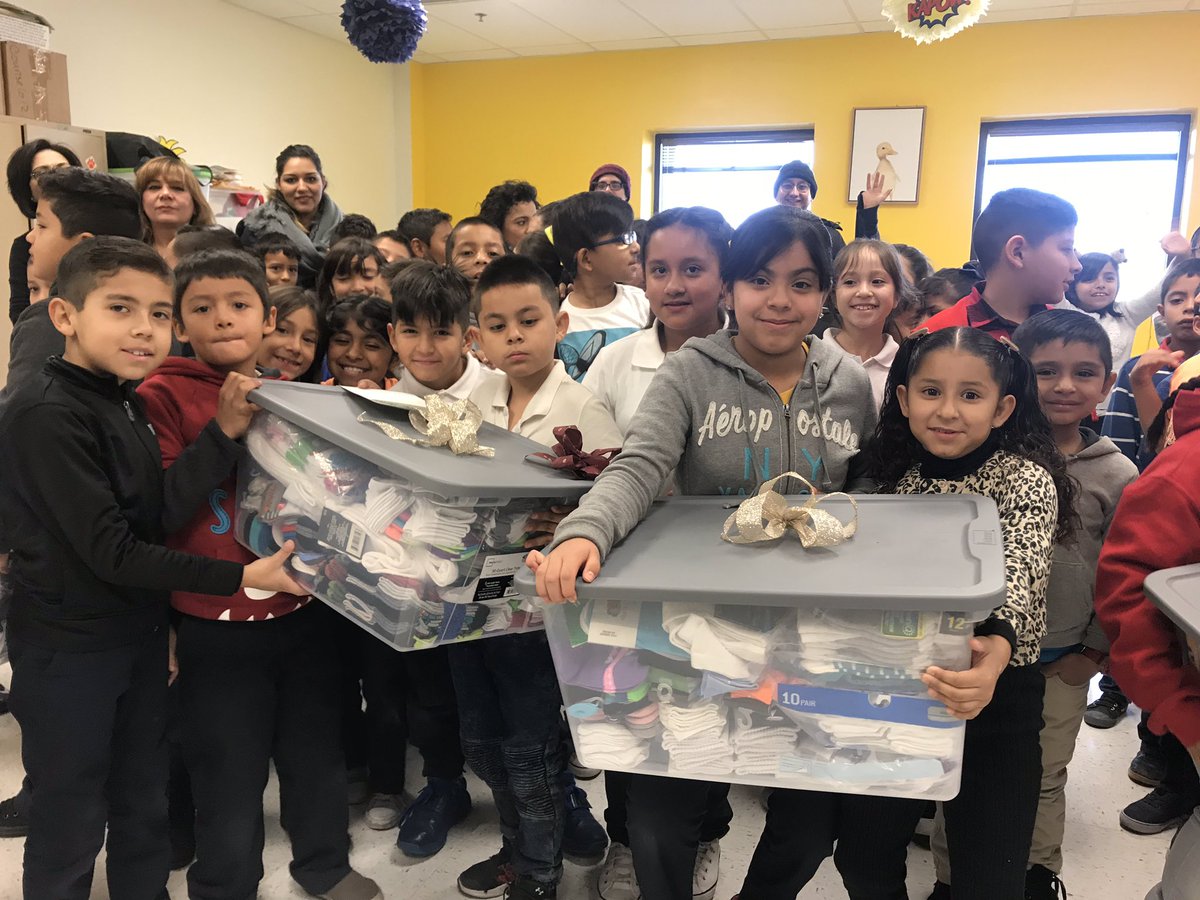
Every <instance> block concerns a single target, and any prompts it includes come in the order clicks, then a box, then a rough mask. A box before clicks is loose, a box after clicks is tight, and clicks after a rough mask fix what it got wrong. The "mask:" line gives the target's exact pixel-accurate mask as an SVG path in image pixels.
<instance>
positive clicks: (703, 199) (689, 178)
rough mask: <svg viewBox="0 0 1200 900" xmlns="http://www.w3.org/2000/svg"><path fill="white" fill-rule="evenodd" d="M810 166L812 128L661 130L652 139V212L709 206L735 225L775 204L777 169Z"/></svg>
mask: <svg viewBox="0 0 1200 900" xmlns="http://www.w3.org/2000/svg"><path fill="white" fill-rule="evenodd" d="M793 159H801V160H804V162H806V163H808V164H809V165H810V166H811V165H812V164H813V132H812V129H797V130H788V131H736V132H735V131H724V132H712V133H706V134H699V133H694V134H660V135H657V136H656V137H655V140H654V176H655V177H654V211H655V212H658V211H659V210H663V209H670V208H671V207H674V206H708V207H711V208H713V209H715V210H718V211H720V212H721V213H722V214H723V215H724V216H725V218H726V219H728V220H729V224H730V225H732V226H734V227H735V228H736V227H737V226H738V225H740V224H741V223H742V220H743V219H745V218H746V217H747V216H748V215H750V213H752V212H756V211H758V210H760V209H762V208H764V207H767V206H770V205H771V204H772V203H773V202H774V196H773V193H772V190H771V189H772V188H773V187H774V185H775V175H776V173H777V172H778V171H779V167H780V166H782V165H783V164H784V163H787V162H791V161H792V160H793Z"/></svg>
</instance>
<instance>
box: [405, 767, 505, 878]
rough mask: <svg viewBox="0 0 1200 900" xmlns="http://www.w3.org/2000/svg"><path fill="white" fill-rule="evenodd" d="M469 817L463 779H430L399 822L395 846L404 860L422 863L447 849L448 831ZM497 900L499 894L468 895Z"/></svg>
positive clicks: (469, 802)
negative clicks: (428, 857) (492, 897)
mask: <svg viewBox="0 0 1200 900" xmlns="http://www.w3.org/2000/svg"><path fill="white" fill-rule="evenodd" d="M470 813H471V795H470V794H469V793H468V792H467V781H466V779H465V778H461V777H459V778H430V779H429V781H428V783H426V785H425V787H424V788H422V789H421V793H419V794H417V799H416V800H414V801H413V802H412V805H411V806H409V808H408V809H406V810H405V811H404V815H403V816H402V817H401V818H400V832H399V833H398V834H397V835H396V846H397V847H399V848H400V850H401V852H402V853H403V854H404V855H405V856H412V857H416V858H417V859H424V858H425V857H427V856H433V855H434V854H435V853H437V852H438V851H440V850H441V849H442V848H443V847H445V846H446V836H447V835H448V834H449V832H450V829H451V828H453V827H454V826H455V825H457V824H458V823H459V822H461V821H462V820H463V819H465V818H466V817H467V816H468V815H470ZM467 896H468V897H491V896H496V897H499V896H500V895H499V894H495V895H493V894H468V895H467Z"/></svg>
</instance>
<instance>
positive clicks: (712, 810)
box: [606, 775, 733, 900]
mask: <svg viewBox="0 0 1200 900" xmlns="http://www.w3.org/2000/svg"><path fill="white" fill-rule="evenodd" d="M627 797H628V804H629V822H628V829H629V842H630V843H629V846H630V849H632V850H633V868H634V871H635V872H636V873H637V877H638V884H639V885H640V886H641V888H642V896H643V897H645V898H646V900H691V898H692V873H693V871H694V870H695V868H696V848H697V847H698V846H699V844H700V842H701V841H715V840H718V839H719V838H722V837H724V836H725V835H726V833H728V831H729V823H730V822H731V821H732V820H733V809H732V808H731V807H730V805H729V785H727V784H722V783H720V782H715V781H691V780H688V779H685V778H661V777H659V776H656V775H630V776H629V788H628V792H627ZM606 818H607V816H606Z"/></svg>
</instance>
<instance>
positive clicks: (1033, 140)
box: [975, 115, 1192, 298]
mask: <svg viewBox="0 0 1200 900" xmlns="http://www.w3.org/2000/svg"><path fill="white" fill-rule="evenodd" d="M1191 127H1192V126H1191V117H1190V116H1186V115H1179V116H1119V117H1117V116H1113V117H1103V118H1078V119H1054V120H1031V121H1024V122H988V123H985V124H984V125H983V128H982V131H981V133H980V137H979V177H978V178H977V179H976V182H975V215H976V216H978V215H979V212H980V210H981V209H983V207H985V206H986V205H987V203H988V201H989V200H990V199H991V198H992V195H993V194H995V193H997V192H998V191H1002V190H1006V189H1007V188H1012V187H1028V188H1034V189H1036V190H1039V191H1045V192H1047V193H1050V194H1056V195H1058V196H1059V197H1062V198H1063V199H1065V200H1068V201H1070V202H1071V203H1072V204H1074V206H1075V209H1076V211H1077V212H1078V213H1079V226H1078V227H1077V228H1076V229H1075V247H1076V249H1077V250H1078V251H1079V252H1080V253H1091V252H1101V253H1112V252H1113V251H1115V250H1118V249H1123V250H1124V251H1125V254H1126V256H1127V257H1128V260H1129V261H1128V262H1127V263H1126V264H1125V265H1124V266H1122V267H1121V294H1122V295H1123V296H1125V297H1126V298H1129V297H1130V296H1135V295H1140V294H1141V293H1143V292H1145V291H1146V290H1148V289H1149V288H1151V287H1152V286H1153V285H1154V284H1155V283H1156V282H1157V281H1158V279H1159V278H1160V277H1161V275H1162V270H1163V265H1164V263H1165V261H1166V257H1165V256H1164V255H1163V253H1162V251H1161V250H1160V249H1159V247H1158V241H1159V239H1160V238H1161V237H1162V236H1163V235H1164V234H1166V233H1167V232H1168V231H1170V230H1171V229H1172V228H1176V227H1178V224H1179V217H1180V211H1181V210H1182V208H1183V184H1184V176H1185V174H1186V167H1187V151H1188V136H1189V134H1190V132H1191Z"/></svg>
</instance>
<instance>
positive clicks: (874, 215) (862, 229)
mask: <svg viewBox="0 0 1200 900" xmlns="http://www.w3.org/2000/svg"><path fill="white" fill-rule="evenodd" d="M890 194H891V191H887V190H884V187H883V178H882V176H880V175H875V174H873V175H868V176H867V189H866V190H865V191H860V192H859V194H858V212H857V214H856V215H855V217H854V236H855V237H856V238H875V239H878V238H879V205H880V204H881V203H883V201H884V200H886V199H887V198H888V196H889V195H890ZM816 196H817V177H816V176H815V175H814V174H813V170H812V167H811V166H809V165H808V164H807V163H805V162H803V161H801V160H799V159H793V160H792V161H791V162H790V163H787V164H786V165H784V166H783V167H782V168H781V169H780V170H779V174H778V175H776V176H775V202H776V203H778V204H779V205H780V206H791V207H795V208H796V209H808V208H809V207H810V206H811V205H812V202H813V199H814V198H815V197H816ZM821 221H822V222H824V223H825V227H826V229H828V230H829V240H830V242H831V243H832V245H833V255H834V256H835V257H836V256H837V255H838V251H840V250H841V249H842V248H843V247H845V246H846V240H845V238H843V237H842V226H841V225H839V224H838V223H837V222H831V221H830V220H829V219H822V220H821Z"/></svg>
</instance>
